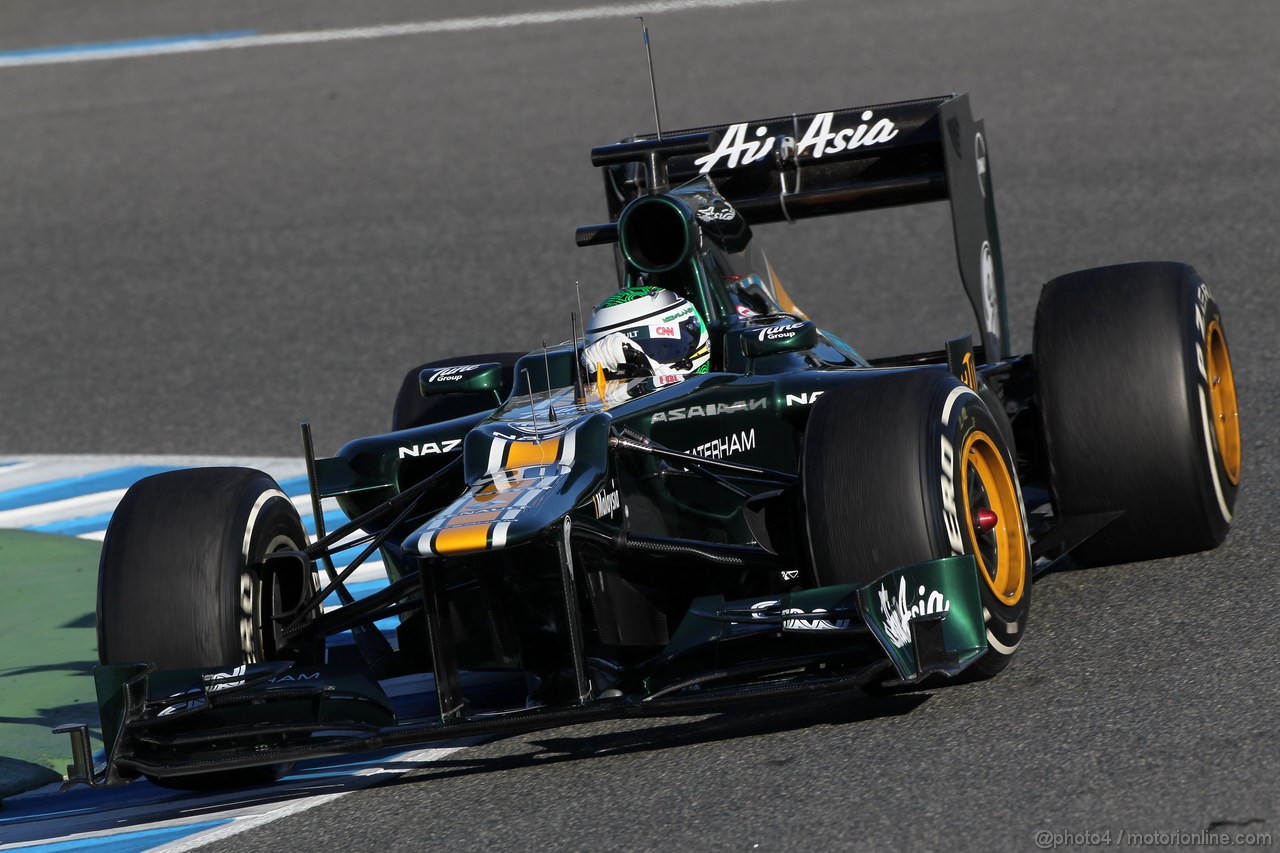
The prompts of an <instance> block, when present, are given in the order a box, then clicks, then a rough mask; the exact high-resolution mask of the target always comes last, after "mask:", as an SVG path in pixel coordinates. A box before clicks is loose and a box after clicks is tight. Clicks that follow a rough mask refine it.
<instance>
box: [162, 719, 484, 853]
mask: <svg viewBox="0 0 1280 853" xmlns="http://www.w3.org/2000/svg"><path fill="white" fill-rule="evenodd" d="M475 742H476V739H475V738H471V739H469V740H468V741H467V742H466V743H464V744H461V745H459V746H447V747H438V746H437V747H428V748H426V749H415V750H412V751H410V752H406V753H403V754H401V755H397V756H396V757H395V759H394V760H395V763H396V764H406V763H413V764H418V763H426V762H430V761H439V760H440V759H442V758H444V757H446V756H449V755H452V754H453V753H455V752H457V751H458V750H460V749H465V748H466V747H467V746H470V745H471V744H472V743H475ZM403 772H404V771H403V770H392V769H387V768H384V767H370V768H368V769H366V770H361V771H359V772H358V773H355V774H353V775H354V776H362V777H366V778H368V780H369V784H373V783H374V782H375V781H378V780H377V779H375V778H373V777H376V776H381V775H385V774H394V775H397V776H398V775H400V774H401V773H403ZM361 787H364V786H361ZM356 790H359V789H358V788H357V789H356ZM350 793H352V790H351V789H348V790H345V791H338V792H336V793H332V794H321V795H319V796H315V797H306V798H305V799H300V800H292V801H290V802H287V803H285V804H284V805H282V806H280V807H278V808H275V809H271V810H270V811H267V812H262V813H259V814H254V815H249V816H245V817H237V818H235V819H234V820H232V822H231V823H227V824H223V825H222V826H218V827H214V828H213V829H209V830H206V831H204V832H201V833H198V834H196V835H189V836H187V837H186V838H182V839H180V840H178V841H174V842H172V843H170V844H166V845H163V846H161V847H156V848H154V850H155V852H156V853H183V851H186V850H195V849H196V848H198V847H203V846H204V845H206V844H212V843H213V842H215V841H223V840H225V839H227V838H230V837H232V836H234V835H239V834H240V833H242V832H245V831H247V830H250V829H256V828H257V827H259V826H265V825H266V824H268V823H273V822H274V821H277V820H280V819H281V818H285V817H289V816H291V815H295V814H301V813H302V812H305V811H309V810H311V809H314V808H316V807H317V806H322V805H324V804H325V803H328V802H332V801H333V800H336V799H338V798H339V797H342V796H345V795H346V794H350Z"/></svg>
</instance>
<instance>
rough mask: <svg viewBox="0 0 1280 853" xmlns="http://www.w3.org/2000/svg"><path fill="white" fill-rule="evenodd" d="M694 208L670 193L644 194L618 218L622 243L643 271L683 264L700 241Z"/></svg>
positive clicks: (663, 269) (629, 256)
mask: <svg viewBox="0 0 1280 853" xmlns="http://www.w3.org/2000/svg"><path fill="white" fill-rule="evenodd" d="M700 237H701V235H700V233H699V231H698V222H697V219H696V218H695V217H694V214H693V211H692V210H690V209H689V207H688V206H687V205H685V204H684V203H683V202H682V201H680V200H679V199H677V198H673V197H672V196H669V195H650V196H641V197H639V198H637V199H636V200H635V201H633V202H631V203H630V204H629V205H627V207H626V208H625V209H624V210H623V211H622V215H621V216H619V217H618V242H619V244H620V245H621V247H622V255H623V257H625V258H626V259H627V262H628V263H629V264H631V265H632V266H633V267H635V268H636V269H638V270H640V271H641V272H649V273H655V272H667V271H668V270H673V269H675V268H676V267H678V266H680V265H681V264H683V263H684V262H685V261H687V260H688V259H689V257H690V256H691V255H693V253H694V252H695V251H696V250H697V248H698V244H699V242H700Z"/></svg>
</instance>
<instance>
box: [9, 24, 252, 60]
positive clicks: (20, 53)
mask: <svg viewBox="0 0 1280 853" xmlns="http://www.w3.org/2000/svg"><path fill="white" fill-rule="evenodd" d="M256 35H258V31H257V30H223V31H221V32H216V33H192V34H190V35H183V36H157V37H155V38H143V39H126V40H124V41H100V42H86V43H84V44H60V45H50V46H49V47H29V48H22V49H20V50H4V51H0V59H26V58H28V57H34V56H68V55H72V54H77V53H103V54H107V53H111V52H112V51H117V50H146V49H147V48H160V47H166V46H168V45H173V44H191V43H192V42H210V41H228V40H230V39H239V38H247V37H249V36H256Z"/></svg>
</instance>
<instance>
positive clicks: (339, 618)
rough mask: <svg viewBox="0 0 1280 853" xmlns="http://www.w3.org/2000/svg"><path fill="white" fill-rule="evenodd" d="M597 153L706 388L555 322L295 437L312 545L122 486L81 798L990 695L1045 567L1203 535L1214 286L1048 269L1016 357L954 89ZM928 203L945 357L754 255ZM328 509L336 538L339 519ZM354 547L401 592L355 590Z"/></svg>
mask: <svg viewBox="0 0 1280 853" xmlns="http://www.w3.org/2000/svg"><path fill="white" fill-rule="evenodd" d="M592 161H593V163H594V165H596V166H597V167H600V168H601V169H602V172H603V176H604V184H605V189H606V198H607V202H608V211H609V222H608V223H607V224H602V225H594V226H589V227H583V228H580V229H579V230H578V234H577V241H578V243H579V244H580V245H582V246H613V247H615V252H616V258H617V267H618V272H619V284H620V286H623V287H628V286H632V285H637V284H640V283H644V284H645V285H647V286H652V287H660V288H663V289H665V290H668V291H671V292H674V293H677V294H679V295H680V296H681V297H683V298H684V299H687V300H688V301H689V302H690V303H692V304H693V305H694V306H696V308H697V310H698V312H699V313H700V315H701V317H703V318H705V319H706V323H705V327H706V332H707V334H708V336H709V341H710V352H709V369H708V370H707V371H706V372H704V373H697V374H693V375H689V376H683V377H678V378H676V379H674V380H672V379H671V377H661V376H654V377H648V378H645V377H639V378H632V379H627V380H625V381H624V385H623V386H622V388H621V393H617V392H618V391H619V388H618V387H617V386H616V385H614V384H612V383H611V381H610V380H608V379H606V378H605V377H604V375H603V371H601V370H600V369H598V368H597V369H595V370H592V368H591V366H590V365H584V364H583V363H582V358H581V356H580V353H581V350H582V343H581V341H580V340H579V339H578V335H577V333H576V331H575V334H574V336H573V339H571V340H568V341H565V342H564V343H561V344H559V345H556V346H553V347H548V348H544V349H542V350H538V351H535V352H532V353H529V354H527V355H526V354H518V353H496V354H486V355H466V356H463V357H461V358H456V359H450V360H447V361H443V362H436V363H432V364H427V365H423V366H421V367H420V368H417V369H415V370H413V371H411V372H410V374H409V376H408V377H407V378H406V381H405V384H404V387H403V389H402V392H401V395H400V398H399V399H398V401H397V403H396V406H395V411H394V418H393V420H394V429H393V431H391V432H388V433H386V434H384V435H378V436H373V437H369V438H361V439H358V440H355V441H352V442H351V443H349V444H348V445H346V446H345V447H344V448H342V449H341V450H340V451H339V452H338V454H337V455H336V456H334V457H332V458H320V459H317V458H315V455H314V452H313V450H312V445H311V441H310V433H309V430H308V428H307V427H306V425H304V427H303V435H304V447H305V454H306V461H307V464H308V474H309V479H310V490H311V504H312V510H313V513H314V518H315V522H316V524H317V530H316V538H315V540H314V541H309V538H308V535H307V534H306V532H305V531H304V527H303V524H302V521H301V520H300V517H299V513H298V511H297V509H296V508H295V506H294V505H293V503H291V502H290V500H288V499H287V498H286V496H285V495H284V494H283V493H282V492H281V491H280V489H279V486H278V485H277V484H276V483H275V481H273V480H272V479H271V478H270V477H268V476H267V475H266V474H263V473H261V472H258V471H253V470H248V469H242V468H205V469H191V470H183V471H176V472H170V473H165V474H159V475H156V476H153V477H150V478H147V479H145V480H142V481H140V482H139V483H137V484H136V485H135V486H134V487H133V488H131V489H130V490H129V491H128V493H127V494H126V495H125V497H124V499H123V500H122V502H121V503H120V505H119V508H118V509H117V511H116V513H115V515H114V517H113V519H112V521H111V524H110V527H109V529H108V531H107V534H106V539H105V542H104V546H103V552H102V562H101V570H100V578H99V584H100V586H99V595H98V632H99V641H100V645H99V651H100V657H101V666H99V667H98V668H97V670H96V683H97V688H98V696H99V708H100V712H101V723H102V732H103V736H104V741H105V745H106V761H105V765H104V766H102V767H97V768H95V767H94V766H93V762H92V759H91V757H90V756H89V755H88V749H87V737H85V735H84V729H83V727H81V728H80V729H78V730H76V731H73V732H72V734H73V743H74V744H75V749H76V754H77V768H76V771H75V773H73V777H74V778H75V779H77V780H78V781H84V782H89V783H91V784H111V783H117V782H121V781H124V780H127V779H129V778H133V777H136V776H138V775H146V776H148V777H151V778H153V779H157V780H159V781H161V782H163V783H165V784H171V785H179V786H182V785H208V784H236V783H242V782H246V781H251V780H256V779H261V778H264V777H269V776H271V775H272V774H275V773H278V772H279V771H280V768H282V767H286V766H288V765H289V763H291V762H293V761H296V760H298V759H302V758H313V757H322V756H329V755H335V754H339V753H347V752H356V751H365V750H370V749H374V748H381V747H388V746H397V745H408V744H419V743H423V742H427V741H433V740H441V739H452V738H457V737H461V736H464V735H477V734H503V733H515V732H522V731H530V730H534V729H538V728H544V727H549V726H556V725H562V724H567V723H575V722H583V721H588V720H595V719H601V718H617V717H629V716H640V715H660V714H683V713H692V712H697V711H701V710H703V709H705V708H708V707H712V706H714V705H716V704H717V703H723V702H729V703H740V702H742V701H744V700H746V699H750V698H753V697H769V698H774V697H779V696H801V695H809V694H814V693H817V692H820V691H830V690H839V689H857V690H861V691H864V692H877V691H892V690H901V689H907V688H910V687H913V686H917V685H921V684H927V685H932V684H937V683H942V682H945V681H946V680H948V679H952V678H983V677H988V676H991V675H994V674H995V673H997V672H999V671H1000V670H1001V669H1003V668H1004V667H1005V666H1006V665H1007V664H1008V663H1009V661H1010V659H1011V657H1012V656H1013V654H1014V653H1015V651H1016V650H1017V648H1018V646H1019V644H1020V642H1021V641H1022V638H1023V636H1024V634H1025V633H1026V630H1027V627H1028V613H1029V609H1030V603H1031V591H1032V583H1031V582H1032V577H1033V575H1035V574H1036V573H1038V572H1042V571H1044V570H1046V569H1048V568H1050V567H1051V566H1054V565H1055V564H1057V563H1058V562H1060V561H1068V560H1069V561H1073V562H1075V563H1077V564H1084V565H1103V564H1108V563H1115V562H1124V561H1134V560H1145V559H1152V558H1156V557H1163V556H1167V555H1173V554H1181V553H1187V552H1193V551H1198V550H1203V549H1208V548H1213V547H1215V546H1216V545H1218V544H1219V543H1221V542H1222V541H1223V538H1224V537H1225V536H1226V533H1227V530H1228V527H1229V525H1230V523H1231V514H1232V508H1233V505H1234V502H1235V497H1236V490H1237V487H1238V484H1239V481H1240V470H1241V443H1240V429H1239V424H1238V420H1237V412H1236V399H1235V385H1234V382H1233V377H1232V369H1231V360H1230V357H1229V354H1228V350H1227V341H1226V336H1225V333H1224V331H1223V323H1222V318H1221V316H1220V314H1219V311H1218V307H1217V304H1216V303H1215V301H1214V299H1213V297H1212V296H1211V295H1210V292H1209V289H1208V287H1207V286H1206V285H1205V283H1204V282H1203V281H1202V280H1201V278H1200V276H1199V275H1198V274H1197V273H1196V271H1195V270H1194V269H1193V268H1191V267H1190V266H1186V265H1184V264H1179V263H1134V264H1127V265H1124V266H1114V267H1103V268H1099V269H1091V270H1086V271H1083V272H1075V273H1071V274H1069V275H1065V276H1062V277H1060V278H1057V279H1054V280H1052V281H1050V282H1049V283H1048V284H1046V285H1045V286H1044V289H1043V291H1042V294H1041V297H1040V303H1039V307H1038V309H1037V312H1036V319H1035V339H1034V340H1035V343H1034V352H1033V354H1031V355H1019V356H1013V355H1011V354H1010V352H1009V350H1008V340H1009V333H1008V320H1007V317H1006V309H1005V290H1004V279H1003V271H1002V264H1001V254H1000V241H999V236H998V231H997V225H996V213H995V203H994V196H993V190H992V182H991V168H990V163H989V159H988V155H987V144H986V137H985V134H984V128H983V124H982V123H981V122H980V121H975V120H974V119H973V118H972V116H971V114H970V108H969V102H968V99H967V97H966V96H964V95H959V96H944V97H935V98H927V99H921V100H914V101H906V102H901V103H890V104H878V105H874V106H867V107H856V108H852V109H844V110H838V111H831V112H822V113H813V114H807V115H796V116H786V117H784V118H778V119H769V120H762V121H751V122H745V123H736V124H731V125H720V126H715V127H705V128H695V129H691V130H687V131H682V132H677V133H666V134H655V135H649V136H640V137H634V138H630V139H628V140H626V141H624V142H620V143H617V144H612V145H605V146H602V147H599V148H596V149H594V150H593V151H592ZM943 200H945V201H948V202H949V204H950V208H951V211H952V215H953V220H954V225H955V244H956V250H957V253H958V258H959V271H960V280H961V282H962V284H963V286H964V288H965V290H966V292H967V294H968V297H969V300H970V302H971V303H972V305H973V308H974V312H975V316H976V320H977V335H976V339H975V338H974V337H973V336H972V334H970V335H969V336H962V337H957V338H956V339H954V340H952V341H948V342H946V344H945V346H944V347H943V348H941V349H939V350H938V351H936V352H927V353H920V354H910V355H901V356H895V357H891V358H885V359H878V360H875V361H868V360H866V359H864V358H863V357H861V356H860V355H859V354H858V353H857V352H855V351H854V350H853V349H852V348H850V347H849V346H848V345H847V344H845V343H844V342H843V341H841V340H840V338H838V337H836V336H835V335H834V334H832V333H831V332H829V331H825V330H823V329H822V328H820V327H819V326H818V325H816V324H815V322H814V321H813V320H811V319H810V318H809V317H807V316H806V315H805V314H804V313H803V312H802V311H801V310H800V308H799V307H797V305H796V304H795V303H794V302H793V301H792V299H791V297H790V295H789V294H788V292H787V290H786V289H785V288H784V286H783V284H782V282H781V281H780V280H779V278H778V276H777V274H776V273H775V271H774V269H773V267H772V266H771V265H770V264H769V262H768V261H767V260H766V258H765V256H764V255H763V253H762V252H761V250H760V249H759V247H758V246H757V245H756V243H755V242H753V240H752V231H751V227H752V226H753V225H756V224H759V223H766V222H775V221H781V220H799V219H804V218H807V217H813V216H826V215H831V214H838V213H845V212H850V211H864V210H870V209H874V208H881V207H887V206H892V205H904V204H916V203H923V202H932V201H943ZM655 322H661V320H655ZM966 327H967V324H966ZM575 329H576V327H575ZM616 381H619V380H613V382H616ZM326 498H332V499H336V501H337V503H338V504H339V505H340V506H341V508H342V510H343V511H344V512H345V514H346V516H347V518H349V519H350V520H349V521H348V522H346V523H342V524H341V525H339V526H337V527H336V529H333V530H332V531H326V530H325V525H324V522H323V518H324V513H323V511H322V507H321V502H322V501H323V500H324V499H326ZM339 552H342V553H343V554H345V555H347V556H346V557H345V558H344V559H345V567H344V568H341V569H339V568H338V563H336V562H335V560H334V555H335V554H337V553H339ZM375 555H377V557H375ZM371 557H372V558H375V559H377V558H380V559H381V562H382V563H383V565H384V566H385V568H386V571H387V575H388V581H389V583H388V585H387V586H386V587H385V588H383V589H381V590H380V591H377V592H374V593H373V594H370V595H367V596H365V597H362V598H358V599H357V598H356V597H355V596H354V595H352V594H351V593H350V592H349V591H348V590H347V587H346V581H347V580H348V579H349V578H350V577H351V574H352V573H353V572H354V571H356V570H357V569H358V568H359V567H360V566H361V565H362V564H365V563H366V562H367V561H368V560H369V559H370V558H371ZM334 594H336V595H337V596H338V597H339V599H340V600H341V603H342V606H340V607H336V608H331V609H325V608H323V607H322V602H324V601H325V599H326V598H328V597H329V596H331V595H334ZM336 637H341V638H345V639H344V641H343V642H337V641H335V639H334V638H336ZM494 674H501V675H503V677H504V678H503V679H498V680H495V679H494V678H493V676H494ZM495 684H499V685H501V689H498V688H495V687H493V685H495ZM473 688H474V689H473Z"/></svg>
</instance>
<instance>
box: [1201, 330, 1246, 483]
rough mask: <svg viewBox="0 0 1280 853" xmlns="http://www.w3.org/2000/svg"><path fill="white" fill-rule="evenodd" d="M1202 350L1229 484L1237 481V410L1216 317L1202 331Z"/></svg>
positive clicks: (1228, 359)
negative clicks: (1203, 334)
mask: <svg viewBox="0 0 1280 853" xmlns="http://www.w3.org/2000/svg"><path fill="white" fill-rule="evenodd" d="M1204 337H1205V353H1206V358H1207V360H1208V369H1209V407H1210V410H1211V412H1210V414H1211V415H1212V416H1213V432H1214V435H1215V437H1216V438H1217V439H1218V455H1219V456H1220V457H1221V458H1222V469H1223V471H1224V472H1225V473H1226V475H1227V479H1228V480H1230V481H1231V485H1233V486H1237V485H1239V484H1240V456H1241V452H1240V413H1239V411H1237V409H1236V379H1235V374H1234V373H1233V372H1232V370H1231V354H1230V353H1228V352H1227V337H1226V335H1224V334H1223V333H1222V326H1221V324H1219V323H1218V321H1217V320H1214V321H1212V322H1211V323H1209V328H1208V329H1207V330H1206V331H1205V336H1204Z"/></svg>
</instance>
